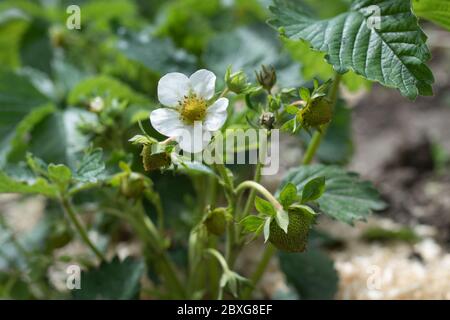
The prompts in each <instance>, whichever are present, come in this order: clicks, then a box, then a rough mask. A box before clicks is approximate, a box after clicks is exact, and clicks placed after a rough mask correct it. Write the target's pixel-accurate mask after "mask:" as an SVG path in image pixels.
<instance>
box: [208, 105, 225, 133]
mask: <svg viewBox="0 0 450 320" xmlns="http://www.w3.org/2000/svg"><path fill="white" fill-rule="evenodd" d="M227 108H228V99H227V98H220V99H219V100H217V101H216V102H214V104H213V105H212V106H210V107H209V108H208V109H207V110H206V119H205V128H206V130H208V131H217V130H219V129H220V128H222V126H223V124H224V123H225V121H226V120H227V115H228V114H227Z"/></svg>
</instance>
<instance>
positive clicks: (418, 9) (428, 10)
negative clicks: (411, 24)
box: [413, 0, 450, 31]
mask: <svg viewBox="0 0 450 320" xmlns="http://www.w3.org/2000/svg"><path fill="white" fill-rule="evenodd" d="M413 8H414V13H415V14H416V15H417V16H418V17H421V18H424V19H427V20H430V21H431V22H434V23H436V24H438V25H440V26H441V27H444V28H445V29H447V30H449V31H450V1H448V0H413Z"/></svg>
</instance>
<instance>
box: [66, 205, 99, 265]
mask: <svg viewBox="0 0 450 320" xmlns="http://www.w3.org/2000/svg"><path fill="white" fill-rule="evenodd" d="M60 202H61V206H62V207H63V209H64V212H65V213H66V215H67V217H68V218H69V220H70V221H71V222H72V224H73V225H74V227H75V229H76V230H77V232H78V234H79V235H80V237H81V239H83V241H84V242H85V243H86V244H87V245H88V246H89V248H91V250H92V252H94V254H95V255H96V256H97V258H98V259H100V260H101V261H105V260H106V259H105V256H104V255H103V253H101V252H100V250H99V249H98V248H97V247H96V246H95V245H94V243H93V242H92V241H91V239H89V236H88V234H87V231H86V229H85V228H84V226H83V224H82V223H81V221H80V220H79V219H78V217H77V214H76V213H75V210H74V208H73V207H72V204H71V203H70V200H69V199H67V198H66V197H64V196H61V198H60Z"/></svg>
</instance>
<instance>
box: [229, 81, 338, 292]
mask: <svg viewBox="0 0 450 320" xmlns="http://www.w3.org/2000/svg"><path fill="white" fill-rule="evenodd" d="M340 81H341V75H340V74H338V73H335V77H334V81H333V86H332V87H331V89H330V92H329V93H328V97H329V99H330V101H331V107H332V108H333V109H334V107H335V105H336V102H337V98H338V93H339V85H340ZM327 127H328V125H325V126H323V127H322V128H321V130H320V131H316V132H315V133H314V136H313V138H312V140H311V142H310V144H309V145H308V149H307V150H306V153H305V156H304V158H303V161H302V163H303V164H310V163H311V161H312V160H313V158H314V155H315V154H316V152H317V149H318V148H319V146H320V143H321V141H322V137H323V136H324V135H325V133H326V130H327ZM238 188H239V187H238ZM271 196H272V195H271ZM275 252H276V249H275V248H274V247H273V246H272V245H271V244H269V245H267V246H266V248H265V250H264V253H263V257H262V259H261V261H260V262H259V264H258V266H257V267H256V270H255V273H254V274H253V275H252V277H251V281H252V284H253V286H252V287H250V288H249V289H247V290H246V291H245V292H244V294H243V296H242V297H243V298H244V299H249V298H250V297H251V294H252V292H253V289H254V288H255V287H256V285H257V284H258V282H259V281H260V280H261V278H262V276H263V275H264V272H265V270H266V268H267V265H268V264H269V261H270V259H271V258H272V256H273V255H274V254H275Z"/></svg>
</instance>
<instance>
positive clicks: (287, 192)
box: [279, 183, 298, 208]
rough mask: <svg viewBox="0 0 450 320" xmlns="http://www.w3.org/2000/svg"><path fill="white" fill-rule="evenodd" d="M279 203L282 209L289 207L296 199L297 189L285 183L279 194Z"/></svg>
mask: <svg viewBox="0 0 450 320" xmlns="http://www.w3.org/2000/svg"><path fill="white" fill-rule="evenodd" d="M279 199H280V203H281V204H282V205H283V207H284V208H287V207H289V206H290V205H291V204H293V203H294V202H295V201H296V200H297V199H298V196H297V188H296V187H295V185H293V184H292V183H287V184H286V185H285V186H284V188H283V189H282V190H281V192H280V198H279Z"/></svg>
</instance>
